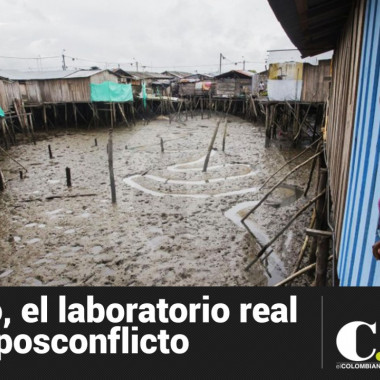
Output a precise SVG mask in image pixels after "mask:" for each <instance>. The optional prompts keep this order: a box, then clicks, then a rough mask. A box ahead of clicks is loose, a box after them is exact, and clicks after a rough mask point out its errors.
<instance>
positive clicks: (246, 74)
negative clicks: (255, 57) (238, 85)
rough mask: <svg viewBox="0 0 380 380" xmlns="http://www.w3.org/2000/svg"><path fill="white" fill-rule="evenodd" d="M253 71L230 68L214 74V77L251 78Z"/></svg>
mask: <svg viewBox="0 0 380 380" xmlns="http://www.w3.org/2000/svg"><path fill="white" fill-rule="evenodd" d="M252 77H253V73H251V72H250V71H244V70H231V71H228V72H226V73H223V74H219V75H216V76H215V78H252Z"/></svg>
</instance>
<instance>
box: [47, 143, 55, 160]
mask: <svg viewBox="0 0 380 380" xmlns="http://www.w3.org/2000/svg"><path fill="white" fill-rule="evenodd" d="M48 149H49V158H50V159H53V158H54V157H53V153H52V151H51V146H50V145H48Z"/></svg>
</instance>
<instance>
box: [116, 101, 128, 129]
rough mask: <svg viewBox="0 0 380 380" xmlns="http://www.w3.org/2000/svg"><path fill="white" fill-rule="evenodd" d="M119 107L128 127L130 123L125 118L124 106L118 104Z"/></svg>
mask: <svg viewBox="0 0 380 380" xmlns="http://www.w3.org/2000/svg"><path fill="white" fill-rule="evenodd" d="M117 105H118V106H119V110H120V113H121V116H122V117H123V119H124V121H125V124H126V126H127V127H128V126H129V123H128V120H127V117H126V116H125V112H124V109H123V107H122V105H121V104H120V103H117Z"/></svg>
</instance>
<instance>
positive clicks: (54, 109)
mask: <svg viewBox="0 0 380 380" xmlns="http://www.w3.org/2000/svg"><path fill="white" fill-rule="evenodd" d="M53 112H54V123H55V126H57V107H56V105H55V104H53Z"/></svg>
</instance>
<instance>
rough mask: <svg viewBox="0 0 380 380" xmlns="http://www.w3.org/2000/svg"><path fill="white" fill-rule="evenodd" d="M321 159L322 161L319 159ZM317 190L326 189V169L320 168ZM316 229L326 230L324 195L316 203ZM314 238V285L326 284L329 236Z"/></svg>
mask: <svg viewBox="0 0 380 380" xmlns="http://www.w3.org/2000/svg"><path fill="white" fill-rule="evenodd" d="M321 161H323V160H322V159H321ZM320 170H321V175H320V179H319V186H318V191H320V190H321V189H326V184H327V169H325V168H321V169H320ZM315 209H316V225H315V229H316V230H327V228H328V226H327V204H326V196H323V197H322V198H320V199H319V200H318V201H317V203H316V205H315ZM314 239H316V245H317V252H316V259H317V260H316V263H317V265H316V267H315V286H325V285H326V271H327V260H328V255H329V246H330V238H329V237H322V236H319V237H317V238H314Z"/></svg>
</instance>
